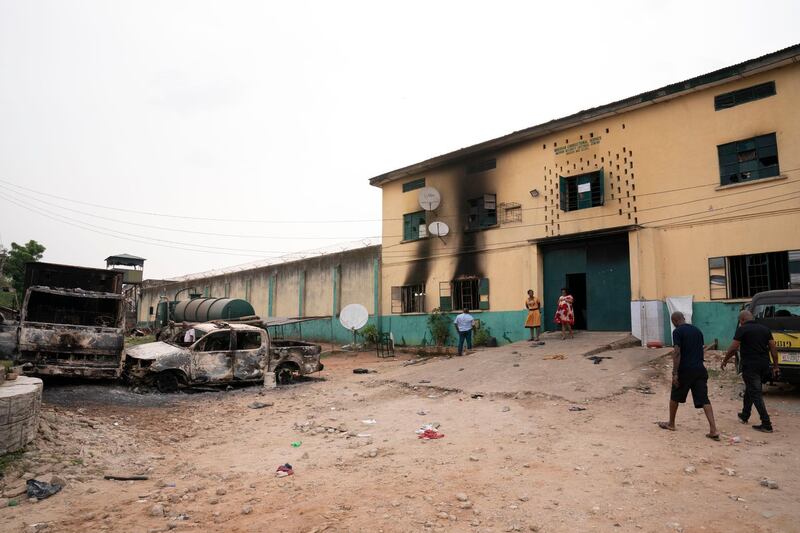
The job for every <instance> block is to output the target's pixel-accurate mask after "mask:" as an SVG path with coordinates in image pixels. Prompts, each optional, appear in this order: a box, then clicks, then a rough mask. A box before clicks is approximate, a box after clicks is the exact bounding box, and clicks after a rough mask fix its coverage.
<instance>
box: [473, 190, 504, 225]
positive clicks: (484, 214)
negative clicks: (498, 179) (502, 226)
mask: <svg viewBox="0 0 800 533" xmlns="http://www.w3.org/2000/svg"><path fill="white" fill-rule="evenodd" d="M468 204H469V215H467V230H480V229H486V228H491V227H492V226H496V225H497V195H496V194H484V195H483V196H481V197H480V198H473V199H472V200H470V201H469V202H468Z"/></svg>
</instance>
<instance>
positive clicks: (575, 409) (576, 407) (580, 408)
mask: <svg viewBox="0 0 800 533" xmlns="http://www.w3.org/2000/svg"><path fill="white" fill-rule="evenodd" d="M569 410H570V411H585V410H586V408H585V407H578V406H577V405H573V406H572V407H570V408H569Z"/></svg>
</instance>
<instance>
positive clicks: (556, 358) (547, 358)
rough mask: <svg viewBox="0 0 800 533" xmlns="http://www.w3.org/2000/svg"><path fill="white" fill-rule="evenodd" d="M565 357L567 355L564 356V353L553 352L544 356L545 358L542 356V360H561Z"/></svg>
mask: <svg viewBox="0 0 800 533" xmlns="http://www.w3.org/2000/svg"><path fill="white" fill-rule="evenodd" d="M566 358H567V356H566V355H564V354H563V353H559V354H555V355H548V356H547V357H545V358H544V360H545V361H547V360H551V361H563V360H564V359H566Z"/></svg>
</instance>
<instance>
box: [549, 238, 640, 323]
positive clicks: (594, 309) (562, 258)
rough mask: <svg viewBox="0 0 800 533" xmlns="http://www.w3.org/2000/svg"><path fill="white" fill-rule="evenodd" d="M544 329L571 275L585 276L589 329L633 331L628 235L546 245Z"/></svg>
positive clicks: (551, 320) (550, 321)
mask: <svg viewBox="0 0 800 533" xmlns="http://www.w3.org/2000/svg"><path fill="white" fill-rule="evenodd" d="M542 253H543V261H542V262H543V267H544V272H543V277H544V295H543V298H542V306H543V308H544V309H543V313H544V326H545V328H546V329H548V330H555V329H558V328H557V326H556V324H555V322H554V321H553V317H554V315H555V311H556V305H557V302H558V297H559V295H560V294H561V288H562V287H565V286H566V285H567V282H566V279H567V275H568V274H579V273H585V274H586V329H588V330H590V331H630V328H631V310H630V301H631V281H630V279H631V278H630V258H629V254H628V235H627V234H622V235H618V236H613V237H598V238H596V239H584V240H580V241H571V242H566V243H559V244H553V245H543V246H542Z"/></svg>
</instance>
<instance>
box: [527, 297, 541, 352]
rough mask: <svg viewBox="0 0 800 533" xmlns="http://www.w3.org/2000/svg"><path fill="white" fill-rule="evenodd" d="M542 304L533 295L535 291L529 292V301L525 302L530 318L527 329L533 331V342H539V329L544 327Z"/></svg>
mask: <svg viewBox="0 0 800 533" xmlns="http://www.w3.org/2000/svg"><path fill="white" fill-rule="evenodd" d="M541 308H542V303H541V302H540V301H539V298H537V297H536V296H535V295H534V294H533V289H529V290H528V299H527V300H525V309H527V310H528V318H526V319H525V327H526V328H528V329H529V330H531V340H532V341H538V340H539V328H540V327H542V313H541V312H540V309H541Z"/></svg>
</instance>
